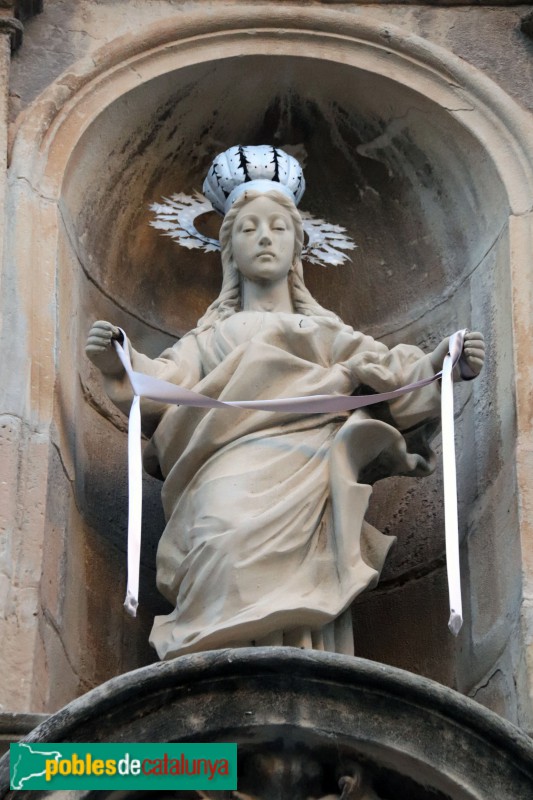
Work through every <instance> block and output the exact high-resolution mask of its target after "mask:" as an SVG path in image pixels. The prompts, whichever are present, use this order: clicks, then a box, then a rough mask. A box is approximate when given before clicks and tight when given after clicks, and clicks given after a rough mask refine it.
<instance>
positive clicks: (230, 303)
mask: <svg viewBox="0 0 533 800" xmlns="http://www.w3.org/2000/svg"><path fill="white" fill-rule="evenodd" d="M261 196H265V197H269V198H270V199H271V200H273V201H274V202H276V203H278V205H280V206H282V207H283V208H284V209H286V210H287V211H288V212H289V215H290V217H291V220H292V223H293V225H294V233H295V236H294V253H293V260H292V267H291V269H290V271H289V275H288V281H289V291H290V294H291V299H292V304H293V308H294V313H295V314H303V315H304V316H308V317H309V316H319V317H330V318H332V319H338V317H337V315H336V314H334V313H333V312H332V311H328V309H327V308H323V307H322V306H321V305H320V304H319V303H317V301H316V300H315V298H314V297H313V295H312V294H311V292H310V291H309V289H307V288H306V286H305V283H304V276H303V267H302V259H301V254H302V248H303V243H304V230H303V224H302V218H301V216H300V214H299V213H298V209H297V208H296V206H295V205H294V203H293V202H292V201H291V200H290V199H289V198H288V197H287V196H286V195H284V194H282V193H281V192H276V191H271V192H257V191H251V190H250V191H248V192H246V193H245V194H243V195H241V197H239V198H238V200H236V201H235V203H234V204H233V205H232V207H231V208H230V210H229V211H228V213H227V214H226V216H225V217H224V221H223V223H222V227H221V228H220V250H221V260H222V288H221V290H220V294H219V296H218V297H217V299H216V300H215V301H214V302H213V303H211V305H210V306H209V308H208V309H207V310H206V312H205V314H204V315H203V317H201V318H200V319H199V320H198V325H197V327H196V329H195V330H194V331H191V333H198V332H199V331H200V330H205V329H206V328H210V327H212V326H213V325H215V323H216V322H219V321H221V320H223V319H225V318H226V317H229V316H230V315H231V314H235V313H236V312H237V311H240V310H241V276H240V274H239V271H238V269H237V267H236V266H235V260H234V258H233V249H232V242H231V238H232V233H233V226H234V224H235V220H236V218H237V215H238V213H239V211H240V210H241V208H243V206H245V205H246V204H247V203H250V202H251V201H252V200H255V199H256V198H257V197H261Z"/></svg>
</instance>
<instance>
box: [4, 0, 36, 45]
mask: <svg viewBox="0 0 533 800" xmlns="http://www.w3.org/2000/svg"><path fill="white" fill-rule="evenodd" d="M43 4H44V0H0V32H2V31H4V32H6V33H9V35H10V37H11V49H12V50H17V49H18V48H19V47H20V45H21V44H22V37H23V33H24V27H23V25H22V23H23V22H24V21H25V20H27V19H29V18H30V17H33V16H34V15H35V14H40V13H41V11H42V10H43Z"/></svg>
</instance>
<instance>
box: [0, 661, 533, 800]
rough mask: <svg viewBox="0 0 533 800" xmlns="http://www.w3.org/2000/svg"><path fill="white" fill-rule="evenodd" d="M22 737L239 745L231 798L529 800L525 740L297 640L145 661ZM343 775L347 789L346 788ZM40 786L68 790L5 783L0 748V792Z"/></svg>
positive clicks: (131, 794)
mask: <svg viewBox="0 0 533 800" xmlns="http://www.w3.org/2000/svg"><path fill="white" fill-rule="evenodd" d="M24 741H26V742H39V743H45V742H53V743H54V744H55V745H56V749H58V750H59V752H61V747H60V745H61V743H69V744H70V743H74V742H98V743H105V742H115V743H116V742H126V743H127V742H179V743H186V742H189V743H194V742H211V743H215V742H236V743H237V759H238V762H237V777H238V789H239V797H242V796H245V797H250V798H253V800H334V798H337V800H342V798H343V797H346V798H348V797H350V796H351V797H353V798H357V800H389V798H394V800H493V798H495V797H497V798H498V800H526V798H528V797H530V794H531V785H532V781H533V745H532V744H531V739H529V737H527V736H526V735H525V734H523V733H522V732H521V731H520V730H519V729H518V728H516V727H515V726H513V725H511V724H509V723H507V722H504V721H503V720H501V719H500V718H498V717H497V716H496V715H495V714H493V713H491V712H489V711H487V710H486V709H484V708H482V707H481V706H479V705H478V704H477V703H474V702H472V701H471V700H468V699H467V698H464V697H461V695H459V694H457V693H456V692H453V691H451V690H449V689H447V688H445V687H442V686H439V685H438V684H436V683H434V682H433V681H428V680H426V679H423V678H420V677H418V676H415V675H409V674H407V673H405V672H403V671H402V670H398V669H393V668H391V667H386V666H383V665H380V664H375V663H372V662H369V661H365V660H364V659H358V658H347V657H345V656H337V655H333V654H328V653H316V652H315V653H313V652H302V651H299V650H296V649H294V648H277V647H276V648H251V649H248V648H243V649H241V650H216V651H213V652H211V653H204V654H198V655H195V656H183V657H182V658H178V659H175V660H174V661H172V662H170V663H166V664H153V665H150V666H148V667H145V668H143V669H140V670H136V671H135V672H132V673H129V674H127V675H121V676H120V677H118V678H115V679H113V680H111V681H109V682H108V683H106V684H105V685H103V686H101V687H98V688H97V689H95V690H94V691H92V692H90V693H88V694H87V695H85V696H84V697H82V698H79V699H78V700H75V701H74V702H72V703H70V704H69V705H68V706H67V707H66V708H64V709H62V710H61V711H59V712H58V713H57V714H54V715H52V716H51V717H50V718H49V719H48V720H46V721H45V722H44V723H42V724H41V725H39V727H38V728H36V729H35V730H34V731H32V733H31V734H30V735H29V736H28V737H26V738H25V740H24ZM350 777H352V778H353V779H354V780H353V785H352V790H351V792H348V787H346V788H345V791H344V792H342V791H341V789H340V787H339V782H340V781H342V779H343V778H344V779H345V780H346V779H349V778H350ZM339 779H340V781H339ZM178 780H179V779H178V778H176V785H177V782H178ZM154 788H155V787H154ZM236 794H237V793H233V792H231V791H227V792H221V791H218V792H216V791H213V792H211V791H210V790H209V788H207V791H206V792H205V793H200V792H195V791H184V790H181V791H180V790H177V791H175V792H174V791H168V792H160V794H159V795H157V796H158V797H164V798H172V797H182V798H187V799H188V798H190V800H199V798H200V797H203V798H211V797H212V798H213V800H215V798H217V797H223V798H225V799H226V800H231V799H232V798H235V797H236ZM45 796H46V797H47V798H49V800H56V799H57V800H60V798H62V797H64V796H65V791H64V790H63V791H61V790H59V789H57V787H54V786H53V785H50V788H49V790H48V791H46V792H42V791H35V790H34V791H30V790H24V789H22V791H17V792H16V793H15V792H13V791H10V790H9V768H8V756H7V755H6V756H5V757H4V758H3V759H2V761H0V798H6V800H11V798H14V797H17V798H20V800H25V798H30V797H31V798H41V797H45ZM76 797H78V798H80V800H81V799H82V798H83V800H92V798H95V797H96V793H95V791H87V790H85V791H83V790H80V791H76ZM98 797H104V798H106V799H107V798H109V800H119V798H120V800H137V798H140V797H141V792H139V791H134V790H131V789H130V790H120V791H119V790H117V791H111V790H109V789H108V790H107V791H105V790H99V791H98Z"/></svg>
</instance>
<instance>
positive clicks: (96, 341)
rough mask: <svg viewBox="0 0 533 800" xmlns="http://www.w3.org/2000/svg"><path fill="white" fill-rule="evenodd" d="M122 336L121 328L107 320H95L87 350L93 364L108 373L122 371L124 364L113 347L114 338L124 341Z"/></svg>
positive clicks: (86, 346)
mask: <svg viewBox="0 0 533 800" xmlns="http://www.w3.org/2000/svg"><path fill="white" fill-rule="evenodd" d="M122 338H123V337H122V333H121V331H120V328H117V326H116V325H112V324H111V322H106V321H105V320H98V321H97V322H95V323H94V325H93V326H92V328H91V330H90V331H89V336H88V337H87V344H86V345H85V352H86V354H87V357H88V358H90V360H91V361H92V362H93V364H94V365H95V366H96V367H98V369H99V370H101V371H102V372H103V373H104V374H106V375H118V374H120V373H121V372H122V369H123V368H122V364H121V363H120V360H119V357H118V356H117V353H116V351H115V348H114V347H113V340H114V339H117V340H118V341H122Z"/></svg>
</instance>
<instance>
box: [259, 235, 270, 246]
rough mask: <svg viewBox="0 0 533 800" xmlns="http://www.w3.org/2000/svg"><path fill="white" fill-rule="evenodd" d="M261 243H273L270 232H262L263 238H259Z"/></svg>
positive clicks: (262, 244) (263, 244)
mask: <svg viewBox="0 0 533 800" xmlns="http://www.w3.org/2000/svg"><path fill="white" fill-rule="evenodd" d="M259 244H260V245H261V246H262V247H264V246H265V245H267V244H272V239H271V237H270V236H269V235H268V233H263V234H261V238H260V239H259Z"/></svg>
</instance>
